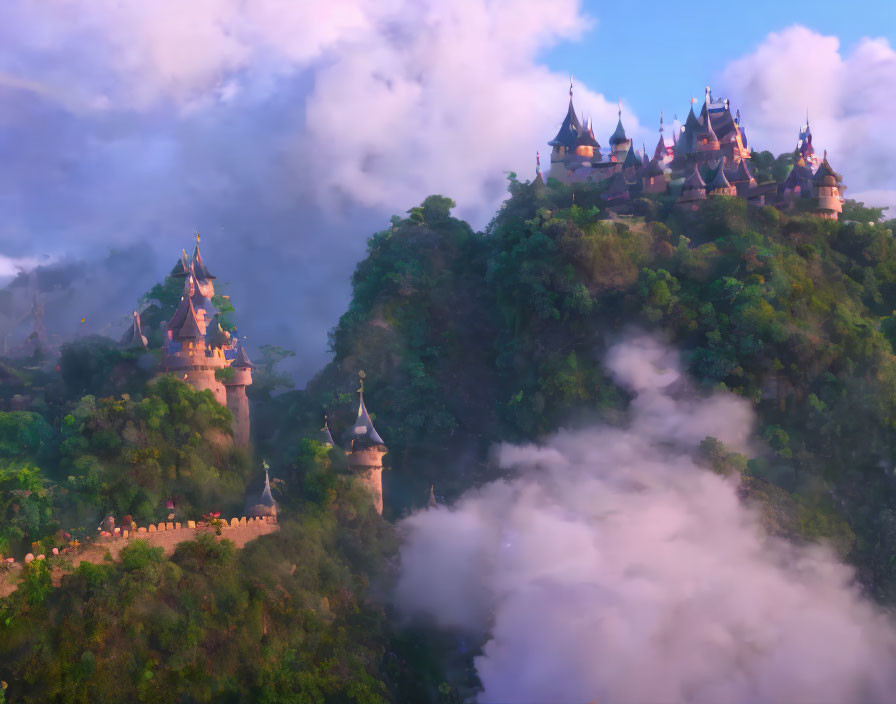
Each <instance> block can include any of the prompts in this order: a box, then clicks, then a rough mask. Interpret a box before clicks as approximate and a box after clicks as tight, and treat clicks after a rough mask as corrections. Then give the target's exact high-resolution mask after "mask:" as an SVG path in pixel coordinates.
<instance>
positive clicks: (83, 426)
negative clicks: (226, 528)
mask: <svg viewBox="0 0 896 704" xmlns="http://www.w3.org/2000/svg"><path fill="white" fill-rule="evenodd" d="M230 425H231V417H230V412H229V411H228V410H227V409H226V408H224V407H223V406H221V405H219V404H218V403H216V402H215V400H214V398H213V397H212V395H211V392H209V391H202V392H198V391H195V390H193V389H192V388H191V387H190V386H188V385H187V384H184V383H182V382H181V381H178V380H176V379H174V378H173V377H171V376H163V377H160V378H158V379H157V380H155V381H154V382H153V383H152V384H150V385H148V386H147V395H146V397H145V398H143V399H142V400H141V401H136V400H134V399H131V398H130V397H129V396H127V395H125V396H122V397H120V398H114V397H109V398H104V399H95V398H93V397H92V396H86V397H84V398H83V399H82V400H81V401H80V402H79V403H78V404H77V406H75V408H74V409H73V410H72V412H71V413H69V414H68V415H66V416H65V418H64V419H63V421H62V438H63V439H62V444H61V450H62V458H61V463H60V464H61V467H60V478H61V479H62V480H63V484H64V486H65V488H66V489H67V491H68V492H69V493H68V499H67V502H66V503H65V505H64V508H65V509H66V516H67V518H68V520H69V521H71V525H79V524H80V525H85V524H88V525H89V524H90V523H91V522H92V521H97V522H98V521H99V519H100V518H102V515H103V514H105V513H109V512H111V513H112V514H113V515H117V516H119V517H121V516H124V515H126V514H128V515H131V516H132V517H133V518H134V520H136V521H141V522H147V521H149V522H152V521H157V520H159V519H160V518H164V517H165V515H167V513H168V511H167V509H165V501H166V500H167V499H168V498H173V499H174V501H175V505H176V507H177V510H178V511H179V512H180V514H181V515H182V516H184V517H195V516H199V515H201V514H202V513H205V512H208V511H211V510H231V511H235V510H238V507H240V506H241V504H242V495H243V491H244V489H245V485H246V479H247V474H248V467H247V465H246V460H245V457H244V456H243V455H242V454H241V453H240V452H238V451H237V450H235V449H234V448H233V445H232V441H231V438H230V433H231V430H230Z"/></svg>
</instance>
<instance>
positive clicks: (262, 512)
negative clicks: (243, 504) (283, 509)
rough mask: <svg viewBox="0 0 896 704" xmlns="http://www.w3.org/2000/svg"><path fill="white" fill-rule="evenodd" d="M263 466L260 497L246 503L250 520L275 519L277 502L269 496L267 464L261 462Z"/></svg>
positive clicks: (269, 484) (269, 482)
mask: <svg viewBox="0 0 896 704" xmlns="http://www.w3.org/2000/svg"><path fill="white" fill-rule="evenodd" d="M263 464H264V488H263V489H262V490H261V495H260V496H258V498H257V499H256V500H255V501H254V502H253V501H249V502H247V503H248V504H249V506H248V510H247V513H248V514H249V516H251V517H252V518H264V517H271V518H276V517H277V502H276V501H274V496H273V494H271V478H270V476H269V475H268V463H267V462H263Z"/></svg>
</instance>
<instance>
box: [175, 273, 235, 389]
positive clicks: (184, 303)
mask: <svg viewBox="0 0 896 704" xmlns="http://www.w3.org/2000/svg"><path fill="white" fill-rule="evenodd" d="M210 287H211V281H209V280H208V279H206V280H205V281H204V282H203V283H200V281H199V280H198V278H197V276H196V274H195V271H194V269H193V267H192V265H191V267H190V270H189V271H188V272H187V274H186V281H185V282H184V294H183V296H181V299H180V304H179V305H178V307H177V310H176V311H175V313H174V317H172V318H171V320H170V321H169V322H168V325H167V331H166V338H165V346H164V348H163V350H162V369H163V371H165V372H169V373H171V374H174V375H175V376H176V377H178V378H180V379H183V381H185V382H186V383H188V384H189V385H190V386H192V387H193V388H194V389H196V390H197V391H204V390H206V389H207V390H209V391H211V392H212V395H213V396H214V397H215V400H216V401H217V402H218V403H220V404H221V405H222V406H225V405H227V392H226V391H225V389H224V385H223V384H222V383H221V382H220V381H218V379H217V378H216V377H215V371H216V370H217V369H223V368H224V367H226V366H227V362H226V361H225V359H224V354H223V352H222V351H221V350H220V348H219V349H218V350H217V351H212V350H210V349H209V347H208V345H207V344H206V340H205V333H206V326H207V320H206V316H207V310H206V306H207V301H208V298H207V296H206V295H205V293H204V292H203V289H204V290H205V291H208V289H209V288H210ZM209 303H210V301H209Z"/></svg>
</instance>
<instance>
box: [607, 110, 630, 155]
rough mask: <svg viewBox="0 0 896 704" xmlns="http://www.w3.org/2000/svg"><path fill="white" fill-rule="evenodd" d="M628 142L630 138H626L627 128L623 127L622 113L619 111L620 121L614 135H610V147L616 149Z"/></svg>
mask: <svg viewBox="0 0 896 704" xmlns="http://www.w3.org/2000/svg"><path fill="white" fill-rule="evenodd" d="M627 141H628V137H626V136H625V128H624V127H623V126H622V111H621V110H620V111H619V121H618V122H617V123H616V129H615V131H614V132H613V134H611V135H610V146H613V147H615V146H616V145H618V144H623V143H625V142H627Z"/></svg>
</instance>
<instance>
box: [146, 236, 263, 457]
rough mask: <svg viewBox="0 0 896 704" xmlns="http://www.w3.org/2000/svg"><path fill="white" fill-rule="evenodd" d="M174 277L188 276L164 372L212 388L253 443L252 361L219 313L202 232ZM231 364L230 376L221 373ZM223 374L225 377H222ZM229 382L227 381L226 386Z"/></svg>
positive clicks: (244, 440)
mask: <svg viewBox="0 0 896 704" xmlns="http://www.w3.org/2000/svg"><path fill="white" fill-rule="evenodd" d="M174 276H177V277H182V278H183V279H184V293H183V296H181V299H180V304H179V305H178V307H177V310H176V311H175V313H174V316H173V317H172V318H171V320H170V321H169V322H168V325H167V328H166V335H165V341H164V345H163V349H162V371H163V372H167V373H170V374H173V375H174V376H176V377H177V378H178V379H182V380H183V381H184V382H186V383H187V384H189V385H190V386H192V387H193V388H194V389H196V390H197V391H205V390H208V391H211V392H212V395H213V396H214V397H215V400H216V401H217V402H218V403H220V404H221V405H222V406H227V407H228V408H229V409H230V411H231V413H232V414H233V420H234V423H233V434H234V438H235V440H236V442H237V443H238V444H239V445H242V446H244V447H245V446H248V444H249V401H248V398H247V397H246V387H247V386H248V385H249V384H251V383H252V372H251V369H252V363H251V362H250V361H249V358H248V357H247V356H246V353H245V351H244V350H243V349H242V347H238V346H237V343H236V341H235V340H233V339H232V338H231V336H230V333H228V332H227V331H225V330H223V329H222V328H221V326H220V324H219V318H218V317H216V316H215V307H214V305H213V304H212V298H213V297H214V295H215V286H214V284H213V280H214V278H215V277H214V276H213V275H212V273H211V272H210V271H209V270H208V269H207V268H206V266H205V264H204V263H203V261H202V255H201V253H200V252H199V235H196V247H195V248H194V250H193V256H192V258H190V259H188V258H187V253H186V252H183V251H182V252H181V261H180V267H179V270H178V272H177V273H175V274H174ZM228 368H230V369H232V372H231V373H230V376H229V377H228V376H227V374H219V372H222V371H223V370H225V369H228ZM219 376H220V377H222V378H223V379H225V380H226V381H223V382H222V380H221V378H219ZM225 384H226V385H225Z"/></svg>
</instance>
